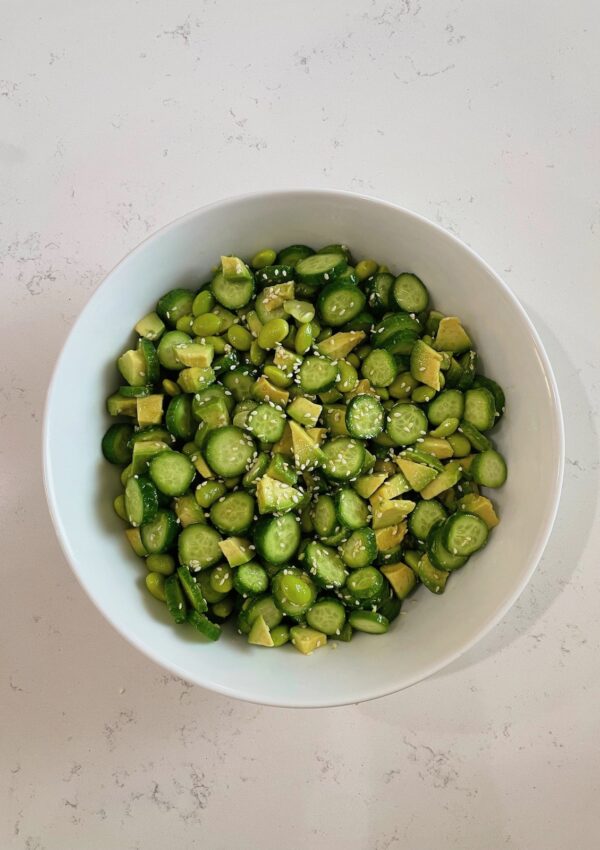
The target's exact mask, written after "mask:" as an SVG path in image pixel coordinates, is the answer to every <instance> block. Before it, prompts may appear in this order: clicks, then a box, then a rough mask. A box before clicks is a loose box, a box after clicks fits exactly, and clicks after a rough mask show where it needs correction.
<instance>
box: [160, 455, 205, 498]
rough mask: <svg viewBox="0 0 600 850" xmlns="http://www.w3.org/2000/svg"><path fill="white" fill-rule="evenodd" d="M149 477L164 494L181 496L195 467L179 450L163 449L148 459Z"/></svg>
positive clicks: (192, 475) (190, 479)
mask: <svg viewBox="0 0 600 850" xmlns="http://www.w3.org/2000/svg"><path fill="white" fill-rule="evenodd" d="M149 473H150V478H151V479H152V481H153V482H154V484H155V485H156V487H157V488H158V489H159V490H160V492H161V493H164V494H165V496H183V494H184V493H185V492H186V490H187V489H188V487H189V486H190V484H191V483H192V481H193V480H194V476H195V475H196V469H195V467H194V464H193V463H192V462H191V461H190V459H189V458H188V457H187V456H186V455H184V454H181V453H180V452H173V451H164V452H160V454H157V455H156V456H155V457H153V458H152V460H151V461H150V466H149Z"/></svg>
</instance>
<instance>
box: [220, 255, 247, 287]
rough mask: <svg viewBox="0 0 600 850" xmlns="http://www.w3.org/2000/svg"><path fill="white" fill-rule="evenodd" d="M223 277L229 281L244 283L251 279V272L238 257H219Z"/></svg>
mask: <svg viewBox="0 0 600 850" xmlns="http://www.w3.org/2000/svg"><path fill="white" fill-rule="evenodd" d="M221 268H222V270H223V277H224V278H225V280H227V281H229V282H231V283H245V282H246V281H247V280H253V277H252V272H251V271H250V269H249V268H248V266H247V265H246V263H244V261H243V260H240V258H239V257H221Z"/></svg>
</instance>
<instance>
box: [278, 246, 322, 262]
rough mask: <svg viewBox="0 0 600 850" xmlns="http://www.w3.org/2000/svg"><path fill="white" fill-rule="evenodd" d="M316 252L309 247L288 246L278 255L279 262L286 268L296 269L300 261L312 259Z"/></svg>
mask: <svg viewBox="0 0 600 850" xmlns="http://www.w3.org/2000/svg"><path fill="white" fill-rule="evenodd" d="M314 253H315V252H314V251H313V249H312V248H309V247H308V245H288V247H287V248H282V249H281V251H280V252H279V254H277V262H278V263H280V264H281V265H284V266H291V267H292V268H295V267H296V266H297V265H298V263H299V261H300V260H305V259H306V258H307V257H312V255H313V254H314Z"/></svg>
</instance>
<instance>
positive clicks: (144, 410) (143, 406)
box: [136, 394, 163, 428]
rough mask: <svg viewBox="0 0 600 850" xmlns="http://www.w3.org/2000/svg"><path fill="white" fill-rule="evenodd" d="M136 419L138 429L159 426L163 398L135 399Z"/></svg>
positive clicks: (157, 396)
mask: <svg viewBox="0 0 600 850" xmlns="http://www.w3.org/2000/svg"><path fill="white" fill-rule="evenodd" d="M136 402H137V419H138V424H139V425H140V427H142V428H143V427H144V426H145V425H160V423H161V422H162V416H163V396H162V395H158V394H157V395H147V396H143V397H142V398H137V399H136Z"/></svg>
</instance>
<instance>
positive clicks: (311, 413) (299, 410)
mask: <svg viewBox="0 0 600 850" xmlns="http://www.w3.org/2000/svg"><path fill="white" fill-rule="evenodd" d="M322 410H323V408H322V406H321V405H320V404H315V403H314V402H313V401H309V400H308V399H307V398H302V397H301V396H299V397H298V398H295V399H294V400H293V402H292V403H291V404H290V406H289V407H288V408H287V410H286V413H287V414H288V416H291V417H292V419H294V420H295V421H296V422H299V423H300V425H306V426H308V427H311V428H312V427H314V426H315V425H316V424H317V422H318V420H319V416H320V415H321V411H322Z"/></svg>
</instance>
